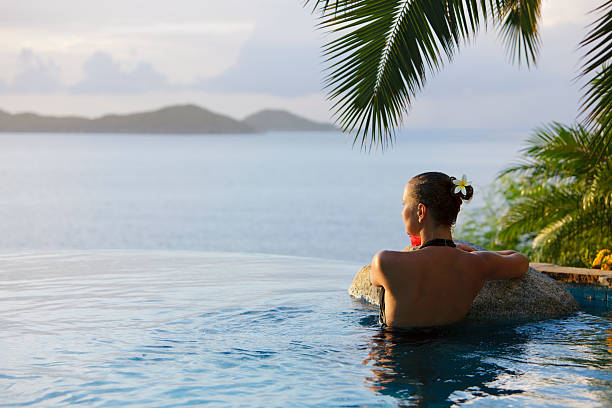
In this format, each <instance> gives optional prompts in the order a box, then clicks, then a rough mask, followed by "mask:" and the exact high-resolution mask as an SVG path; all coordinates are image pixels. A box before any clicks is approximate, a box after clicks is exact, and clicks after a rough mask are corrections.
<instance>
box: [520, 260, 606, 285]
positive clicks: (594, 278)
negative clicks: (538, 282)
mask: <svg viewBox="0 0 612 408" xmlns="http://www.w3.org/2000/svg"><path fill="white" fill-rule="evenodd" d="M529 266H531V267H532V268H533V269H535V270H537V271H538V272H542V273H544V274H546V275H548V276H550V277H551V278H553V279H554V280H557V281H561V282H568V283H586V284H590V285H601V286H607V287H611V286H612V271H602V270H600V269H587V268H574V267H571V266H559V265H554V264H549V263H539V262H532V263H530V264H529Z"/></svg>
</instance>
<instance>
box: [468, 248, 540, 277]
mask: <svg viewBox="0 0 612 408" xmlns="http://www.w3.org/2000/svg"><path fill="white" fill-rule="evenodd" d="M473 254H474V255H476V256H477V257H478V258H479V259H480V260H481V268H482V271H483V272H484V275H485V277H486V279H495V280H497V279H512V278H520V277H521V276H523V275H525V273H526V272H527V269H528V268H529V260H528V259H527V257H525V255H523V254H521V253H520V252H516V251H511V250H508V251H478V252H473Z"/></svg>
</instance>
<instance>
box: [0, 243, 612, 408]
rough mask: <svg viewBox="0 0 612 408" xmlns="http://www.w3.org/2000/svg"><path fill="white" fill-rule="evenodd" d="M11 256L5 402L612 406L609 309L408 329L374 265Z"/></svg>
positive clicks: (1, 322)
mask: <svg viewBox="0 0 612 408" xmlns="http://www.w3.org/2000/svg"><path fill="white" fill-rule="evenodd" d="M0 265H1V267H0V268H1V269H0V327H1V328H2V330H0V346H1V347H0V406H1V407H6V406H36V407H39V406H54V407H56V406H67V405H77V404H78V405H84V406H99V407H108V406H129V405H133V406H145V407H147V406H155V407H176V406H197V405H206V404H210V405H211V406H262V407H263V406H265V407H271V406H279V407H286V406H292V407H293V406H398V405H401V406H410V405H418V406H448V405H454V404H463V403H470V404H473V405H476V406H490V405H494V404H499V405H504V406H506V405H514V406H526V405H529V406H610V405H612V371H611V370H610V363H611V362H612V330H611V329H612V325H611V322H612V320H611V317H612V315H610V314H608V312H607V311H605V309H596V308H595V309H594V308H585V309H584V310H585V311H582V312H579V313H577V314H575V315H572V316H567V317H563V318H559V319H552V320H544V321H538V322H529V323H522V324H514V325H512V324H505V325H497V326H492V327H476V326H470V325H459V326H457V327H453V328H452V329H448V330H447V331H445V332H441V333H437V334H434V335H431V334H430V335H416V334H412V335H407V334H402V335H398V334H390V333H385V332H382V331H380V330H379V328H378V326H377V324H376V310H375V309H374V308H372V307H370V306H368V305H366V304H364V303H361V302H359V301H356V300H353V299H351V298H350V297H349V296H348V294H347V292H346V289H347V287H348V285H349V283H350V281H351V279H352V277H353V275H354V274H355V273H356V272H357V270H358V268H359V267H360V266H361V265H355V264H351V263H346V262H339V261H328V260H322V259H313V258H298V257H288V256H271V255H250V254H235V253H198V252H182V251H167V252H162V251H64V252H62V251H60V252H58V251H54V252H19V253H4V254H1V255H0ZM586 310H588V312H587V311H586Z"/></svg>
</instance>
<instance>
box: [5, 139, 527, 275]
mask: <svg viewBox="0 0 612 408" xmlns="http://www.w3.org/2000/svg"><path fill="white" fill-rule="evenodd" d="M526 136H527V133H526V132H494V131H483V130H478V131H467V130H461V131H449V130H441V131H434V130H420V131H416V130H412V131H403V132H400V133H399V134H398V136H397V138H396V141H395V145H394V146H393V147H392V148H389V149H387V150H385V151H384V152H381V151H380V150H379V151H377V152H376V153H373V152H370V153H368V152H366V151H361V150H360V149H359V147H358V146H357V147H355V148H353V147H352V140H347V139H346V137H345V136H344V135H342V134H341V133H336V132H321V133H319V132H310V133H305V132H292V133H281V132H279V133H267V134H254V135H253V134H249V135H133V134H129V135H120V134H18V133H16V134H11V133H4V134H0V228H1V230H2V234H0V249H185V250H197V251H230V252H243V253H268V254H282V255H297V256H307V257H317V258H325V259H336V260H345V261H351V262H353V261H354V262H360V263H367V262H368V261H369V260H370V259H371V257H372V255H373V254H375V253H376V252H378V251H379V250H381V249H401V248H403V247H405V246H406V245H408V242H409V240H408V237H407V236H405V234H404V231H403V224H402V219H401V215H400V213H401V209H402V204H401V200H402V192H403V187H404V185H405V183H406V182H407V181H408V180H409V179H410V177H412V176H413V175H415V174H418V173H420V172H424V171H434V170H438V171H443V172H446V173H448V174H450V175H454V176H456V177H461V175H462V174H466V175H467V176H468V179H469V180H471V181H473V183H474V185H475V197H474V199H473V200H472V202H471V203H469V204H466V205H467V206H469V207H472V208H473V207H477V206H479V205H482V194H483V192H484V190H485V188H486V186H488V185H490V183H492V182H494V180H495V176H496V174H497V173H498V172H499V171H500V170H501V169H503V168H504V167H506V166H508V165H509V164H510V163H511V162H512V161H513V160H515V159H516V158H517V157H518V150H519V149H520V147H521V145H522V143H523V141H524V140H525V138H526ZM458 223H461V215H460V217H459V220H458Z"/></svg>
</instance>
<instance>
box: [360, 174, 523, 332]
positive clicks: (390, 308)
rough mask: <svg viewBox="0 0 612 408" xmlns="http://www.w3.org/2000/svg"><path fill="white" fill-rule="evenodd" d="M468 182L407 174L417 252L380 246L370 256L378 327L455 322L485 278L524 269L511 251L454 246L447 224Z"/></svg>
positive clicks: (407, 212) (468, 192)
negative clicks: (418, 240) (378, 295)
mask: <svg viewBox="0 0 612 408" xmlns="http://www.w3.org/2000/svg"><path fill="white" fill-rule="evenodd" d="M472 194H473V189H472V186H470V185H467V182H466V181H465V176H464V177H463V178H462V180H461V181H459V180H456V179H455V178H454V177H449V176H447V175H446V174H444V173H438V172H429V173H423V174H419V175H418V176H415V177H413V178H412V179H411V180H410V181H409V182H408V184H407V185H406V188H405V189H404V198H403V204H404V209H403V211H402V216H403V218H404V225H405V227H406V233H407V234H408V235H411V236H418V237H420V238H421V242H423V244H422V245H421V246H420V247H419V249H418V250H417V251H410V252H398V251H381V252H379V253H377V254H376V255H375V256H374V259H373V260H372V268H371V271H370V281H371V282H372V284H373V285H375V286H382V289H383V290H382V293H381V299H380V320H381V323H382V325H383V326H390V327H427V326H440V325H446V324H450V323H455V322H458V321H460V320H462V319H463V318H464V317H465V315H466V314H467V312H468V310H469V308H470V305H471V304H472V301H473V300H474V298H475V297H476V295H477V294H478V292H479V291H480V289H481V288H482V286H483V285H484V283H485V282H486V281H487V280H489V279H511V278H518V277H521V276H523V275H524V274H525V272H527V268H528V267H529V261H528V260H527V258H526V257H525V256H524V255H523V254H521V253H519V252H516V251H496V252H493V251H478V250H476V249H474V248H472V247H469V246H466V245H455V244H454V242H453V237H452V235H451V227H452V225H453V224H454V223H455V220H456V219H457V214H458V213H459V208H460V207H461V203H462V202H463V200H469V199H470V198H471V197H472Z"/></svg>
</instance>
